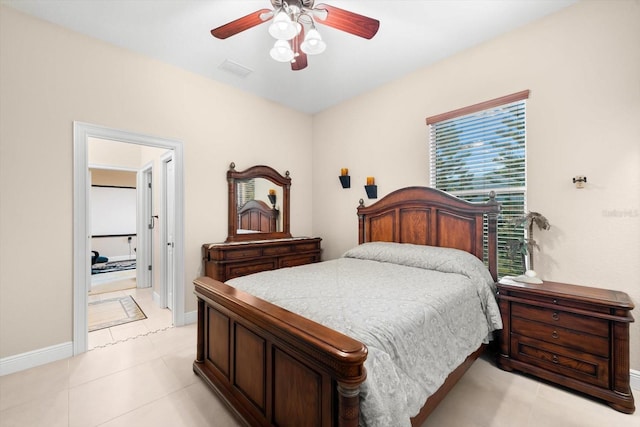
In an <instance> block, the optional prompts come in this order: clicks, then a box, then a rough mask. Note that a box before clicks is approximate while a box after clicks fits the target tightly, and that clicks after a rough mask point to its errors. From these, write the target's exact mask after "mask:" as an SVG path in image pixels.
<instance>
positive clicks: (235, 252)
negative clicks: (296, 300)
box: [202, 237, 322, 282]
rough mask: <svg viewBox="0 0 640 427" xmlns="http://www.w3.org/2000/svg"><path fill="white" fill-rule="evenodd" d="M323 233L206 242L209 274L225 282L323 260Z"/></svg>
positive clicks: (207, 270)
mask: <svg viewBox="0 0 640 427" xmlns="http://www.w3.org/2000/svg"><path fill="white" fill-rule="evenodd" d="M321 240H322V239H320V238H319V237H290V238H284V239H272V240H254V241H244V242H231V243H209V244H204V245H202V252H203V259H204V271H205V275H206V276H208V277H211V278H212V279H216V280H219V281H221V282H225V281H227V280H229V279H233V278H234V277H240V276H246V275H247V274H251V273H257V272H259V271H266V270H275V269H277V268H283V267H294V266H296V265H303V264H309V263H312V262H318V261H320V241H321Z"/></svg>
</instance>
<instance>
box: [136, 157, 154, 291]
mask: <svg viewBox="0 0 640 427" xmlns="http://www.w3.org/2000/svg"><path fill="white" fill-rule="evenodd" d="M136 184H137V187H138V202H137V203H138V206H137V211H138V214H137V218H136V227H137V234H138V239H137V240H138V253H137V254H136V259H137V262H136V270H137V271H136V276H137V280H136V287H137V288H148V287H152V286H153V269H149V267H152V268H153V229H152V226H153V223H154V221H153V219H152V218H151V216H152V215H153V195H152V194H150V193H151V192H152V191H153V185H152V184H153V162H149V163H147V164H146V165H144V166H142V168H140V169H139V170H138V173H137V176H136Z"/></svg>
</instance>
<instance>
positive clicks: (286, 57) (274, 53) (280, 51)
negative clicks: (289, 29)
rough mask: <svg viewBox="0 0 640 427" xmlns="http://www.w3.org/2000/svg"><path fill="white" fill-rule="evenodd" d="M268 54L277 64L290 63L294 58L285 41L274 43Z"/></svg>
mask: <svg viewBox="0 0 640 427" xmlns="http://www.w3.org/2000/svg"><path fill="white" fill-rule="evenodd" d="M269 53H270V54H271V57H272V58H273V59H275V60H276V61H278V62H290V61H291V60H292V59H293V56H294V53H293V50H291V46H289V42H287V41H286V40H278V41H276V43H275V44H274V45H273V48H272V49H271V51H270V52H269Z"/></svg>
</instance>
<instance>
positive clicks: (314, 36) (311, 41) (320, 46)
mask: <svg viewBox="0 0 640 427" xmlns="http://www.w3.org/2000/svg"><path fill="white" fill-rule="evenodd" d="M300 48H301V49H302V51H303V52H304V53H306V54H307V55H318V54H320V53H322V52H324V50H325V49H326V48H327V44H326V43H325V42H324V41H323V40H322V36H320V33H319V32H318V30H316V29H315V28H311V29H310V30H309V32H308V33H307V35H306V36H305V38H304V41H303V42H302V44H301V45H300Z"/></svg>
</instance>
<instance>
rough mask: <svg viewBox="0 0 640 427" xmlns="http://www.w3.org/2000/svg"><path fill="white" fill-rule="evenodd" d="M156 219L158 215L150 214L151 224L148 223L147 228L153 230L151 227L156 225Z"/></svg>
mask: <svg viewBox="0 0 640 427" xmlns="http://www.w3.org/2000/svg"><path fill="white" fill-rule="evenodd" d="M156 219H158V215H152V216H151V224H149V229H150V230H153V228H154V227H155V226H156V221H155V220H156Z"/></svg>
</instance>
